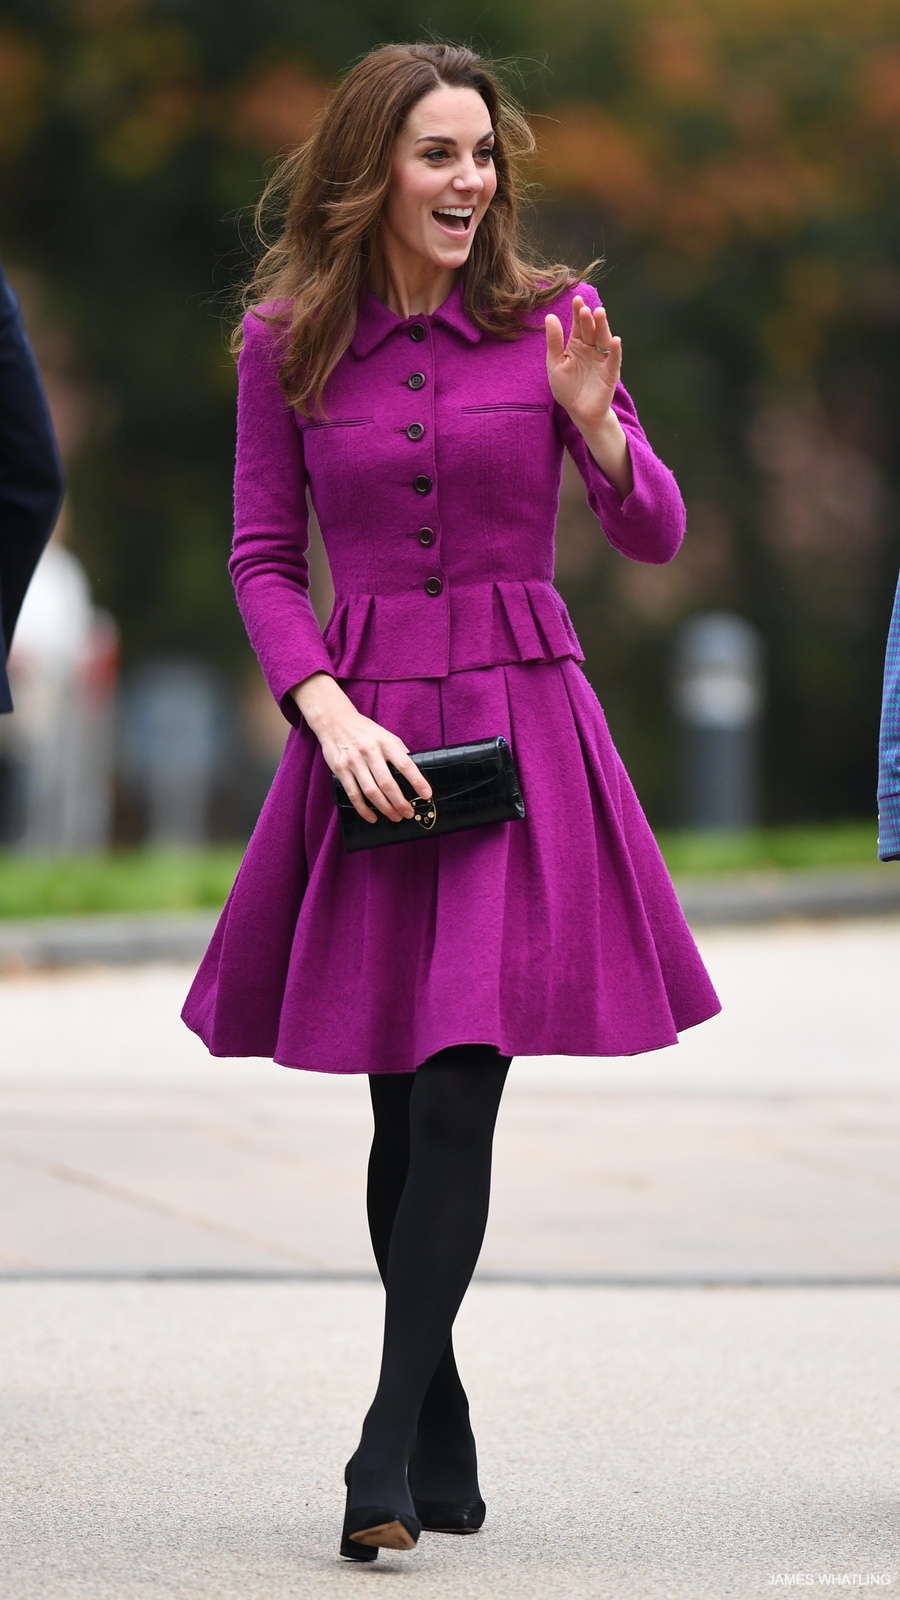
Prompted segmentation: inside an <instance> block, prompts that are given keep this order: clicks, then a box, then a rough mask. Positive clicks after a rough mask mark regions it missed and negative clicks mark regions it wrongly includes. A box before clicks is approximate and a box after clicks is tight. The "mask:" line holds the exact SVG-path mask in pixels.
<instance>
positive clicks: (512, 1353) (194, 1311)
mask: <svg viewBox="0 0 900 1600" xmlns="http://www.w3.org/2000/svg"><path fill="white" fill-rule="evenodd" d="M702 945H703V949H704V954H705V956H706V958H707V961H708V962H709V965H710V969H711V971H712V973H713V977H714V979H715V981H716V982H717V984H718V986H719V988H720V992H721V994H722V997H723V1000H724V1001H725V1006H726V1009H725V1013H724V1014H723V1016H722V1017H721V1018H718V1019H716V1020H714V1021H713V1022H712V1023H710V1024H708V1025H706V1026H705V1027H703V1028H701V1029H698V1030H695V1031H694V1032H693V1033H689V1034H687V1035H685V1036H684V1038H683V1040H682V1043H681V1044H680V1045H679V1046H678V1048H677V1049H674V1050H668V1051H661V1052H658V1053H657V1054H655V1055H652V1056H645V1057H640V1058H634V1059H631V1060H623V1061H610V1062H587V1063H585V1062H577V1061H570V1060H560V1061H518V1062H516V1063H515V1064H514V1066H513V1069H512V1073H511V1080H510V1087H509V1091H508V1094H507V1098H506V1100H505V1103H504V1106H503V1108H502V1112H501V1118H500V1125H499V1129H498V1143H497V1164H496V1177H495V1200H494V1206H493V1211H492V1217H491V1222H490V1226H489V1232H488V1239H487V1241H486V1246H485V1251H484V1255H483V1258H482V1269H481V1271H482V1276H481V1281H480V1282H479V1283H477V1284H476V1285H475V1286H474V1287H473V1290H472V1291H471V1293H470V1296H469V1299H468V1300H467V1302H466V1305H465V1307H464V1309H463V1312H462V1314H461V1317H460V1320H459V1347H460V1357H461V1364H462V1366H463V1370H464V1372H465V1374H466V1378H467V1381H468V1382H469V1385H470V1389H471V1394H472V1400H473V1412H474V1415H475V1420H476V1426H477V1429H478V1432H479V1436H480V1438H481V1440H482V1464H483V1479H484V1484H483V1486H484V1489H485V1494H486V1498H488V1499H489V1503H490V1517H489V1522H488V1524H487V1526H486V1528H485V1531H484V1532H483V1533H482V1534H481V1535H479V1536H478V1538H476V1539H467V1540H453V1539H447V1538H441V1537H440V1536H437V1535H430V1536H427V1535H423V1538H422V1541H421V1542H420V1547H419V1549H418V1550H417V1551H416V1552H414V1553H413V1554H412V1555H410V1556H408V1557H399V1556H394V1557H388V1558H385V1557H384V1556H382V1557H380V1558H379V1561H378V1563H377V1564H376V1566H375V1568H374V1569H366V1570H360V1569H357V1568H352V1567H348V1566H347V1564H342V1563H339V1562H338V1561H337V1560H336V1558H335V1550H336V1535H337V1529H338V1525H339V1520H340V1468H341V1463H342V1460H343V1459H344V1456H345V1454H346V1453H348V1452H349V1450H350V1449H351V1448H352V1446H353V1443H354V1436H355V1431H356V1429H357V1428H358V1422H359V1418H360V1416H361V1413H362V1411H363V1410H364V1409H365V1405H366V1403H367V1401H368V1398H369V1397H370V1394H371V1390H372V1387H373V1384H374V1378H375V1366H376V1357H377V1347H378V1334H379V1322H380V1313H381V1297H380V1291H379V1289H378V1288H377V1286H376V1285H375V1284H374V1283H373V1282H371V1281H370V1280H369V1279H368V1278H367V1276H366V1275H367V1274H369V1273H370V1272H371V1265H370V1256H369V1250H368V1244H367V1240H366V1236H365V1226H364V1212H363V1175H364V1162H365V1150H366V1143H367V1136H368V1106H367V1096H366V1090H365V1085H364V1083H362V1082H359V1081H358V1080H351V1081H337V1082H336V1081H334V1080H331V1079H322V1078H318V1077H315V1076H313V1075H308V1074H299V1073H290V1072H287V1071H285V1070H283V1069H281V1068H277V1067H273V1066H272V1064H271V1063H268V1062H213V1061H210V1059H209V1058H208V1057H207V1056H206V1054H205V1052H204V1051H203V1049H202V1047H201V1046H200V1045H199V1044H198V1042H197V1041H196V1040H194V1039H193V1038H192V1037H191V1036H190V1035H189V1034H188V1033H187V1032H186V1031H185V1030H184V1029H182V1027H181V1025H180V1024H179V1023H178V1021H177V1008H178V1004H179V1002H180V998H181V996H182V994H183V992H184V989H185V987H186V984H187V981H188V979H189V976H190V971H189V969H188V968H187V967H180V966H163V965H157V966H149V967H136V968H132V969H127V968H119V969H116V970H110V969H104V968H101V967H98V968H96V969H94V970H85V971H82V972H73V971H68V972H61V973H55V974H30V975H22V976H19V977H8V978H6V979H3V980H0V1039H2V1041H3V1056H2V1060H0V1396H2V1402H0V1403H2V1409H3V1416H4V1440H5V1444H4V1491H3V1497H2V1498H3V1501H4V1503H5V1509H4V1511H3V1512H2V1513H0V1594H2V1595H3V1597H4V1600H6V1597H9V1600H32V1597H34V1600H36V1597H37V1596H38V1595H40V1597H41V1600H69V1597H72V1600H81V1597H85V1600H130V1597H131V1596H135V1597H137V1596H140V1597H147V1600H157V1597H159V1600H163V1597H165V1600H169V1597H173V1600H174V1597H177V1600H207V1597H218V1596H229V1597H231V1596H235V1597H237V1596H238V1595H240V1596H241V1597H242V1600H257V1597H260V1600H262V1597H263V1596H265V1597H266V1600H282V1597H283V1600H293V1597H294V1596H297V1597H306V1596H313V1597H319V1596H322V1597H323V1600H328V1597H329V1596H331V1595H332V1594H338V1593H341V1594H344V1593H346V1592H347V1590H348V1588H349V1587H350V1586H352V1585H360V1584H362V1585H367V1586H369V1587H370V1588H371V1586H372V1585H373V1584H375V1585H377V1586H379V1589H378V1592H379V1594H383V1595H384V1596H386V1597H392V1596H394V1595H397V1596H399V1595H400V1594H401V1593H404V1594H405V1593H412V1592H415V1594H416V1596H417V1597H418V1596H422V1597H423V1600H430V1597H432V1596H434V1597H441V1600H443V1597H445V1596H446V1597H448V1600H456V1597H460V1600H462V1597H468V1596H470V1595H471V1596H476V1595H477V1596H478V1597H479V1600H480V1597H482V1596H485V1597H489V1600H493V1597H498V1600H500V1597H502V1600H507V1597H508V1600H513V1597H515V1600H519V1597H523V1600H531V1597H535V1600H538V1597H540V1600H544V1596H546V1595H549V1594H554V1595H558V1596H560V1597H565V1600H569V1597H571V1600H582V1597H584V1600H587V1597H595V1596H596V1597H602V1600H606V1597H609V1600H612V1597H613V1596H615V1597H617V1600H618V1597H624V1600H631V1597H632V1596H634V1597H637V1596H653V1597H657V1596H658V1597H668V1596H672V1597H681V1596H685V1597H687V1596H691V1597H697V1600H707V1597H709V1600H719V1597H725V1596H729V1597H730V1596H735V1597H738V1600H744V1597H747V1600H750V1597H755V1596H757V1595H766V1594H773V1593H778V1592H779V1591H780V1589H781V1588H782V1587H788V1586H790V1587H793V1586H794V1585H787V1584H786V1583H783V1582H777V1583H776V1582H775V1581H774V1580H775V1579H779V1578H780V1579H782V1580H783V1579H784V1577H785V1575H791V1574H794V1575H795V1574H798V1573H800V1574H801V1575H803V1577H804V1578H805V1577H806V1576H807V1575H811V1576H812V1579H813V1582H812V1584H806V1583H804V1584H802V1585H800V1586H802V1587H818V1588H829V1587H839V1588H848V1587H849V1588H859V1587H865V1588H866V1589H867V1590H869V1591H871V1590H872V1589H875V1590H876V1591H877V1592H882V1591H883V1590H885V1589H890V1588H891V1587H893V1588H897V1587H898V1586H900V1556H898V1542H900V1541H898V1534H900V1517H898V1506H900V1483H898V1467H897V1463H898V1458H900V1452H898V1448H897V1445H898V1439H897V1396H898V1390H900V1359H898V1355H897V1351H898V1349H900V1337H898V1335H900V1293H898V1289H900V1228H898V1224H900V1178H898V1173H900V1161H898V1148H900V1094H898V1088H897V1066H898V1061H900V1006H898V1004H897V996H898V986H897V972H898V970H900V920H896V919H884V920H877V921H872V922H835V923H821V924H817V925H815V926H813V925H810V924H801V923H798V924H795V925H789V924H786V925H781V926H779V927H778V928H775V929H763V928H755V929H747V928H745V929H716V930H713V929H710V930H708V931H707V932H706V933H705V934H704V935H703V938H702ZM232 1275H236V1277H234V1276H232ZM820 1576H821V1578H822V1580H823V1581H822V1582H820ZM888 1578H889V1579H890V1582H888V1581H887V1580H888ZM876 1579H877V1582H876V1581H875V1580H876ZM844 1580H846V1581H844Z"/></svg>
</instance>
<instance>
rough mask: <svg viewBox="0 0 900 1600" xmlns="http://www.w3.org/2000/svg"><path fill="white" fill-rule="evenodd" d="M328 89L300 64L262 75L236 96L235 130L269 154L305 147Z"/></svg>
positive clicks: (240, 90)
mask: <svg viewBox="0 0 900 1600" xmlns="http://www.w3.org/2000/svg"><path fill="white" fill-rule="evenodd" d="M328 88H329V86H328V85H327V84H326V83H324V82H323V81H322V80H321V79H317V78H313V77H312V76H311V75H310V74H309V73H308V72H307V71H306V70H305V69H304V68H303V67H302V66H300V65H299V63H296V62H286V63H284V64H282V65H279V66H273V67H270V68H269V69H268V70H265V71H263V72H262V73H261V74H260V75H259V76H258V77H257V78H256V79H255V80H254V81H252V82H251V83H250V85H249V86H248V87H243V88H241V89H239V90H238V92H237V94H236V96H235V106H234V122H233V130H234V132H235V133H236V134H237V136H238V138H239V139H241V140H244V141H246V142H247V143H248V144H254V145H257V146H258V147H259V148H260V149H262V150H264V151H265V152H266V154H274V153H275V152H276V151H278V150H283V149H285V148H293V147H294V146H296V145H299V144H302V143H303V141H304V139H306V138H308V137H309V135H310V133H311V132H312V126H313V123H314V121H315V118H316V116H317V115H318V113H319V112H320V111H321V109H322V107H323V105H324V104H325V100H326V97H327V95H328Z"/></svg>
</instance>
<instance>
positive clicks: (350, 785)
mask: <svg viewBox="0 0 900 1600" xmlns="http://www.w3.org/2000/svg"><path fill="white" fill-rule="evenodd" d="M339 777H340V780H341V784H342V786H343V790H344V793H345V795H346V796H347V799H348V800H349V801H350V804H351V805H352V806H353V809H354V811H358V812H359V814H360V816H361V817H362V819H363V821H364V822H377V821H378V816H377V813H376V812H375V810H374V809H373V807H372V806H370V805H367V803H366V797H365V795H364V794H363V792H362V790H361V788H360V787H359V784H358V783H357V781H356V779H355V778H354V776H353V773H352V772H351V771H350V770H349V768H348V770H347V771H346V772H343V773H340V774H339Z"/></svg>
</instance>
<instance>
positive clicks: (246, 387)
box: [229, 312, 332, 727]
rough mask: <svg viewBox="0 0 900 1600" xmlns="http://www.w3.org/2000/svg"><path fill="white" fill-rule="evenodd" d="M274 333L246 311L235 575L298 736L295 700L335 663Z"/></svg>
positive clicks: (262, 660) (272, 682)
mask: <svg viewBox="0 0 900 1600" xmlns="http://www.w3.org/2000/svg"><path fill="white" fill-rule="evenodd" d="M278 367H279V358H278V343H277V335H276V334H275V333H274V332H273V329H272V325H271V324H270V323H267V322H263V321H261V320H260V318H259V317H256V316H254V314H253V313H252V312H248V313H247V316H246V317H245V318H244V345H243V349H242V350H241V353H240V356H239V358H238V414H237V457H236V462H235V477H234V543H233V545H232V551H231V560H230V561H229V572H230V573H231V578H232V582H233V583H234V587H235V593H236V595H237V602H238V607H239V609H240V613H241V616H242V617H243V619H244V624H245V626H246V629H247V632H248V634H249V636H250V643H251V644H252V646H253V648H254V650H255V651H256V654H257V656H258V658H259V664H260V666H261V667H262V670H263V673H264V675H265V679H266V682H267V683H268V685H269V688H270V689H271V691H272V694H273V695H274V696H275V699H276V700H277V701H278V704H279V705H280V707H281V710H282V711H283V712H284V715H285V716H286V717H287V719H288V721H289V722H291V723H292V724H293V725H294V726H295V727H299V726H300V724H301V722H302V720H303V719H302V717H301V715H300V712H299V711H298V709H297V706H296V704H295V702H294V701H293V700H292V699H291V696H290V695H289V694H288V690H289V689H291V688H292V687H293V686H294V684H296V683H300V682H301V681H302V680H303V679H304V678H308V677H309V676H310V674H311V673H313V672H329V673H330V672H331V671H332V665H331V658H330V657H329V654H328V651H327V649H326V648H325V643H324V640H323V638H322V631H321V629H320V627H319V624H318V622H317V621H316V616H315V612H314V611H313V608H312V605H311V603H310V598H309V562H308V560H307V550H308V548H309V514H308V511H307V505H306V486H307V475H306V467H305V464H304V459H303V439H302V435H301V433H300V430H299V428H298V427H297V424H296V422H295V419H294V413H293V411H292V410H291V408H290V406H289V405H288V403H287V401H286V400H285V398H284V394H283V392H282V389H281V385H280V384H279V381H278Z"/></svg>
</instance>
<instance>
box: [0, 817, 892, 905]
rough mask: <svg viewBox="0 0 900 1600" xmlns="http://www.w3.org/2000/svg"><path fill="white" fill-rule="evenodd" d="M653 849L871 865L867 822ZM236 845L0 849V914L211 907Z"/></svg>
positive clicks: (723, 860)
mask: <svg viewBox="0 0 900 1600" xmlns="http://www.w3.org/2000/svg"><path fill="white" fill-rule="evenodd" d="M658 837H659V843H660V848H661V850H662V853H663V856H664V857H665V860H666V864H667V866H668V868H669V870H670V871H671V872H673V873H675V874H676V875H678V874H685V875H688V874H692V873H698V874H701V873H716V872H753V871H766V870H769V871H771V870H782V871H796V870H800V869H803V868H807V869H813V868H817V867H818V868H821V869H827V868H840V867H855V866H875V865H876V862H877V856H876V840H877V832H876V827H875V823H874V821H873V822H842V823H833V824H827V825H824V826H816V827H812V826H808V827H788V828H756V829H752V830H748V831H747V832H745V833H685V832H675V831H664V832H662V833H660V834H659V836H658ZM241 855H242V846H241V845H239V844H234V845H222V846H217V847H215V848H205V849H199V850H114V851H110V852H108V853H106V854H97V855H78V856H25V855H18V854H16V853H15V852H14V851H6V852H3V851H0V917H6V918H9V917H45V916H56V917H65V916H81V915H89V914H90V913H93V912H97V913H99V912H104V911H105V912H117V911H118V912H127V911H195V910H204V909H212V910H216V909H218V908H219V907H220V906H221V905H222V904H223V903H224V901H225V898H226V896H227V894H228V891H229V889H230V888H231V885H232V882H233V881H234V876H235V873H236V872H237V869H238V866H239V865H240V860H241Z"/></svg>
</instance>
